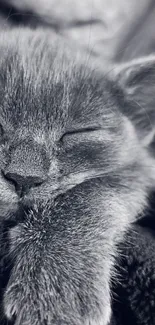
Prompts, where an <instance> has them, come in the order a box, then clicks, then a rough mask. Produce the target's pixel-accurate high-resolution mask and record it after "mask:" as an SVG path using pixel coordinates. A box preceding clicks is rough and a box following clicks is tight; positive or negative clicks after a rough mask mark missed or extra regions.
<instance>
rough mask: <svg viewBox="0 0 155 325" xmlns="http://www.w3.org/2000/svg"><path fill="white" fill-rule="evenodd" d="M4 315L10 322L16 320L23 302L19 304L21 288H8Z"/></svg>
mask: <svg viewBox="0 0 155 325" xmlns="http://www.w3.org/2000/svg"><path fill="white" fill-rule="evenodd" d="M3 304H4V313H5V316H6V317H7V319H8V320H12V319H14V318H15V317H16V316H17V315H18V314H19V310H20V306H21V305H22V301H20V302H19V287H18V285H15V286H13V285H11V286H9V287H8V288H7V290H6V292H5V295H4V300H3Z"/></svg>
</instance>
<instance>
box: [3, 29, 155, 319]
mask: <svg viewBox="0 0 155 325" xmlns="http://www.w3.org/2000/svg"><path fill="white" fill-rule="evenodd" d="M74 47H75V46H74V44H66V43H65V42H64V41H63V40H62V39H61V38H59V37H58V36H57V35H54V34H52V35H51V36H49V34H48V33H47V32H41V31H34V32H32V31H29V30H20V31H19V30H17V31H16V30H14V31H12V32H11V31H10V32H6V33H4V34H3V35H2V36H1V38H0V51H1V55H0V123H1V139H0V141H1V142H0V150H1V155H0V166H1V177H0V202H1V204H0V215H1V220H2V221H1V222H4V221H6V220H8V221H9V220H10V221H11V220H13V221H14V222H16V226H15V227H12V229H10V231H9V238H10V258H11V259H12V262H13V269H12V272H11V276H10V279H9V283H8V285H7V288H6V292H5V295H4V300H3V305H4V313H5V315H6V316H7V318H8V319H12V318H14V317H15V324H16V325H51V324H52V325H54V324H55V325H88V324H89V325H107V324H108V323H109V321H110V314H111V307H110V304H111V301H110V280H111V277H112V276H113V275H114V271H113V265H114V258H115V256H116V254H117V244H118V242H119V241H120V240H121V239H122V238H123V234H124V232H125V230H126V229H128V227H129V225H130V224H131V222H132V221H134V220H135V218H136V216H137V215H138V214H140V213H142V211H143V208H144V206H145V205H146V203H147V195H148V193H149V190H150V189H151V187H152V186H154V182H155V177H154V161H153V158H151V155H150V153H149V151H148V149H147V147H148V146H149V144H150V142H151V139H152V132H153V131H152V129H151V130H150V128H149V127H146V128H145V129H144V132H143V127H141V125H142V124H141V123H140V124H139V123H137V120H136V118H134V114H135V112H136V114H138V112H139V114H141V115H140V118H139V121H140V122H142V120H143V121H146V113H145V112H144V110H143V114H142V110H141V105H140V103H139V102H138V100H139V99H141V100H143V102H144V100H145V98H148V97H147V95H146V92H147V91H148V95H149V94H151V95H154V92H153V82H154V78H153V77H154V73H153V75H152V70H151V69H148V71H147V67H148V66H149V67H150V66H154V62H155V61H154V59H150V60H149V61H148V62H145V60H144V61H143V60H142V61H140V62H133V64H131V65H130V66H129V67H127V66H122V67H121V68H120V67H118V68H115V69H114V70H113V71H117V73H115V75H113V77H111V78H110V73H109V74H108V73H107V71H106V70H107V69H106V70H105V69H104V67H102V68H100V69H97V67H96V66H95V65H94V67H92V64H90V65H89V64H88V61H89V60H86V58H85V57H83V56H84V55H83V54H82V53H81V55H80V54H79V52H78V51H77V50H76V48H74ZM86 61H87V64H86ZM99 70H103V71H99ZM143 70H144V72H145V71H147V73H144V72H143ZM104 71H106V73H105V72H104ZM150 74H151V76H152V78H153V79H151V78H150V80H149V77H148V76H149V75H150ZM145 79H146V82H145ZM152 81H153V82H152ZM133 85H134V86H133ZM144 86H145V88H144ZM143 93H144V95H145V96H143ZM138 94H139V95H138ZM142 98H143V99H142ZM136 103H137V104H136ZM151 103H154V98H153V97H151ZM146 109H148V112H147V115H148V114H150V113H151V114H152V106H151V105H150V106H149V105H147V104H146ZM130 112H131V115H130ZM147 121H148V120H147ZM148 124H149V125H150V120H149V121H148ZM147 126H148V125H147ZM150 134H151V136H150ZM142 135H143V136H142ZM144 140H145V141H144Z"/></svg>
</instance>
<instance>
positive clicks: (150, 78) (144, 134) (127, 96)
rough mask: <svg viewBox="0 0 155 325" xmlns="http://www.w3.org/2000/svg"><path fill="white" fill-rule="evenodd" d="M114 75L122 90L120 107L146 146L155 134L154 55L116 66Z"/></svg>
mask: <svg viewBox="0 0 155 325" xmlns="http://www.w3.org/2000/svg"><path fill="white" fill-rule="evenodd" d="M115 77H116V78H117V81H118V83H119V85H120V86H121V89H122V91H123V96H121V97H123V101H122V103H121V109H122V111H123V113H124V114H125V115H127V116H128V117H129V118H130V120H132V122H133V124H134V125H135V128H136V130H137V134H138V136H139V138H140V140H141V141H142V142H143V144H144V145H145V146H148V145H149V144H150V143H151V142H152V141H153V140H154V136H155V56H154V57H152V56H151V57H148V58H142V59H137V60H134V61H131V62H130V63H127V64H123V65H120V66H118V68H116V69H115Z"/></svg>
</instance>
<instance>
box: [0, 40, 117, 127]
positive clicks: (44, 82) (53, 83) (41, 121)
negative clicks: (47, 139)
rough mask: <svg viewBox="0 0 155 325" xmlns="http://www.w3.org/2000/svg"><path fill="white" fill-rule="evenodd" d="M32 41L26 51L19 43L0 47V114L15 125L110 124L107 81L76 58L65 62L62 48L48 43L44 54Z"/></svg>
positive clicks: (112, 96) (111, 110)
mask: <svg viewBox="0 0 155 325" xmlns="http://www.w3.org/2000/svg"><path fill="white" fill-rule="evenodd" d="M26 40H27V39H26ZM27 43H28V41H27ZM35 44H36V41H34V42H33V40H32V41H31V46H32V48H31V51H30V52H28V53H24V51H23V45H22V46H21V47H20V44H18V46H16V47H15V44H14V47H12V44H11V45H10V48H9V47H8V49H7V52H6V51H4V50H3V49H1V52H2V58H1V78H0V81H1V90H0V101H1V105H0V108H1V115H2V117H4V119H7V121H8V122H10V123H11V124H14V125H15V126H16V127H18V126H23V125H24V126H27V127H29V128H32V127H33V128H35V127H36V128H38V127H39V128H45V126H47V127H48V128H51V127H58V125H59V128H60V129H62V128H73V129H74V128H80V127H89V126H90V127H97V126H100V125H101V126H103V127H105V128H108V127H111V126H114V125H115V127H116V125H118V119H120V115H119V114H118V112H117V114H116V106H117V103H116V99H115V94H114V91H113V90H112V88H113V85H111V83H110V82H109V81H107V80H105V79H104V78H102V79H101V77H98V76H97V74H96V73H95V72H94V71H92V70H91V69H89V68H87V67H86V66H84V65H83V64H82V65H81V64H80V63H79V60H75V59H73V60H71V61H70V62H69V59H68V53H67V54H66V53H65V49H64V52H63V50H62V49H61V48H60V51H59V49H58V52H57V51H56V50H55V47H54V48H51V49H50V54H51V55H49V52H48V48H47V51H45V49H44V48H43V47H42V46H44V45H45V44H42V46H41V44H40V43H39V46H38V51H37V50H36V48H35V47H34V45H35ZM26 45H28V44H25V47H26ZM115 119H116V120H117V121H116V120H115ZM14 125H13V126H14Z"/></svg>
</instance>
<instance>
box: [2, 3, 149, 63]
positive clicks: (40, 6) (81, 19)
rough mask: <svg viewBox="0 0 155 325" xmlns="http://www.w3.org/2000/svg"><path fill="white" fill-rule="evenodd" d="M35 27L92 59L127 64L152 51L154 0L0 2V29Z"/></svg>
mask: <svg viewBox="0 0 155 325" xmlns="http://www.w3.org/2000/svg"><path fill="white" fill-rule="evenodd" d="M15 25H31V26H32V28H36V27H37V26H38V25H39V26H43V27H44V28H46V27H48V28H51V29H54V30H56V31H57V32H58V33H61V34H63V35H64V37H67V38H72V39H74V40H76V42H77V43H78V44H79V46H82V47H85V48H86V49H87V51H91V53H93V54H94V55H95V56H100V57H103V58H104V59H108V60H112V61H113V60H114V61H119V62H120V61H127V60H130V59H133V58H136V57H140V56H142V55H147V54H152V53H154V52H155V0H138V1H136V0H0V28H1V30H2V29H6V28H13V26H15Z"/></svg>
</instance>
